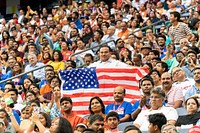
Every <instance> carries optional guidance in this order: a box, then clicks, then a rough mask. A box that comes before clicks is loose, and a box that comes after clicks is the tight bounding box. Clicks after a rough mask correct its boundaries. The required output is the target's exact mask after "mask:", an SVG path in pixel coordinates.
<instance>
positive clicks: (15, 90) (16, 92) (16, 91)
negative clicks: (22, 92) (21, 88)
mask: <svg viewBox="0 0 200 133" xmlns="http://www.w3.org/2000/svg"><path fill="white" fill-rule="evenodd" d="M10 91H14V92H15V94H16V95H18V90H17V89H15V88H12V89H9V90H8V92H10Z"/></svg>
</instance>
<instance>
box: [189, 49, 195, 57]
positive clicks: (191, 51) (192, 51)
mask: <svg viewBox="0 0 200 133" xmlns="http://www.w3.org/2000/svg"><path fill="white" fill-rule="evenodd" d="M190 53H193V54H194V55H195V56H196V57H197V53H196V52H195V51H194V50H189V51H188V53H187V54H190Z"/></svg>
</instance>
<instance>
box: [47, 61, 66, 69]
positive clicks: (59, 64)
mask: <svg viewBox="0 0 200 133" xmlns="http://www.w3.org/2000/svg"><path fill="white" fill-rule="evenodd" d="M48 65H51V66H53V68H54V71H55V72H58V71H59V70H64V69H65V63H64V62H63V61H60V62H53V61H49V62H48Z"/></svg>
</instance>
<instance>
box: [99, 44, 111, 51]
mask: <svg viewBox="0 0 200 133" xmlns="http://www.w3.org/2000/svg"><path fill="white" fill-rule="evenodd" d="M102 48H108V49H109V52H112V49H111V48H110V47H109V46H108V45H102V46H101V47H100V48H99V50H101V49H102Z"/></svg>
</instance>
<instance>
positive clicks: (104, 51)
mask: <svg viewBox="0 0 200 133" xmlns="http://www.w3.org/2000/svg"><path fill="white" fill-rule="evenodd" d="M99 52H100V60H99V61H97V62H94V63H92V64H91V65H90V66H89V67H98V68H114V67H130V66H129V65H128V64H125V63H123V62H121V61H119V60H114V59H111V58H110V57H111V48H110V47H109V46H107V45H104V46H102V47H101V48H100V50H99Z"/></svg>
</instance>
